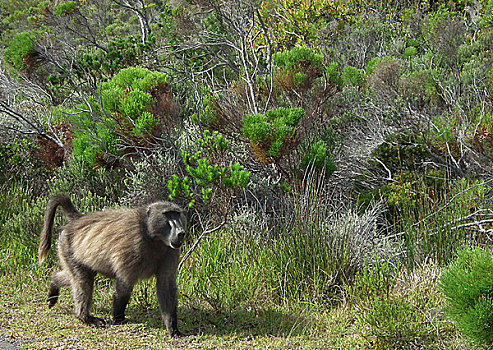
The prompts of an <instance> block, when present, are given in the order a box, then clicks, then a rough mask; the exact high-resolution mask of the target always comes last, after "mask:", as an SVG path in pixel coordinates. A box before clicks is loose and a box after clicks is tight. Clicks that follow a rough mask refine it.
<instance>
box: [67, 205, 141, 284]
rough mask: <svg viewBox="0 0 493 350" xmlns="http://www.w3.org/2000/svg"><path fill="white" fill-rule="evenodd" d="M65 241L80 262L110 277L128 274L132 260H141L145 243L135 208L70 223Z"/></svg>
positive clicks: (98, 213) (106, 212)
mask: <svg viewBox="0 0 493 350" xmlns="http://www.w3.org/2000/svg"><path fill="white" fill-rule="evenodd" d="M64 241H65V242H66V244H68V245H69V246H70V251H71V252H72V254H73V258H74V259H75V260H76V261H77V262H78V263H83V264H84V265H86V266H88V267H89V268H91V269H92V270H94V271H97V272H100V273H102V274H104V275H107V276H108V277H114V276H115V275H119V276H121V275H122V274H123V275H125V272H124V271H125V270H128V269H131V266H129V262H130V263H138V259H139V257H140V256H141V250H142V245H143V244H145V242H144V237H143V234H142V232H141V222H140V216H139V212H138V210H136V209H119V210H107V211H101V212H95V213H91V214H87V215H84V216H82V217H80V218H78V219H77V220H73V221H72V222H70V223H69V224H67V226H66V227H65V237H64Z"/></svg>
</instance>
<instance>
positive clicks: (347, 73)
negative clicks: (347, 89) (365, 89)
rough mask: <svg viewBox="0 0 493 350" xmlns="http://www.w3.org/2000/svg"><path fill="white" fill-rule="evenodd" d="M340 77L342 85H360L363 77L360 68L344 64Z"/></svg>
mask: <svg viewBox="0 0 493 350" xmlns="http://www.w3.org/2000/svg"><path fill="white" fill-rule="evenodd" d="M341 79H342V82H343V84H344V85H351V86H362V85H363V83H364V81H365V79H364V73H363V71H362V70H361V69H358V68H356V67H351V66H346V67H344V69H343V70H342V74H341Z"/></svg>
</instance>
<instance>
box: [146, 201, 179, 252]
mask: <svg viewBox="0 0 493 350" xmlns="http://www.w3.org/2000/svg"><path fill="white" fill-rule="evenodd" d="M186 225H187V220H186V217H185V215H184V213H183V210H182V209H181V208H180V207H179V206H177V205H176V204H174V203H171V202H157V203H152V204H151V205H149V206H148V207H147V230H148V233H149V236H151V237H152V238H155V239H159V240H161V241H163V242H164V244H166V245H167V246H168V247H171V248H173V249H179V248H180V247H181V246H182V244H183V241H184V240H185V229H186Z"/></svg>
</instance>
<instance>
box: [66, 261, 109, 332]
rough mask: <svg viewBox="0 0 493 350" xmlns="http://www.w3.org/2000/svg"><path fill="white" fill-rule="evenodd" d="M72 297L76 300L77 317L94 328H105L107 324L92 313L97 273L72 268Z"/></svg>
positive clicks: (77, 267)
mask: <svg viewBox="0 0 493 350" xmlns="http://www.w3.org/2000/svg"><path fill="white" fill-rule="evenodd" d="M72 273H73V276H72V278H71V283H70V284H71V286H72V297H73V299H74V311H75V316H76V317H77V318H78V319H79V320H81V321H82V322H84V323H87V324H88V325H90V326H93V327H103V326H104V325H105V324H106V322H105V321H104V320H103V319H102V318H99V317H94V316H92V315H91V313H90V309H91V305H92V293H93V289H94V276H95V273H94V272H92V271H89V270H87V269H85V268H83V267H80V266H74V267H73V268H72Z"/></svg>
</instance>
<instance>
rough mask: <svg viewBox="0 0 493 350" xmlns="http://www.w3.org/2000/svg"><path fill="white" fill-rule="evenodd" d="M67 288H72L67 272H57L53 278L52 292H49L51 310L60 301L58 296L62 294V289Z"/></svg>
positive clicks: (51, 282)
mask: <svg viewBox="0 0 493 350" xmlns="http://www.w3.org/2000/svg"><path fill="white" fill-rule="evenodd" d="M67 286H70V278H69V276H68V274H67V272H66V271H64V270H62V271H59V272H55V273H54V274H53V275H52V276H51V281H50V290H49V292H48V299H47V301H48V302H49V304H48V307H49V308H52V307H53V305H55V304H56V302H57V301H58V295H59V294H60V287H67Z"/></svg>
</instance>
